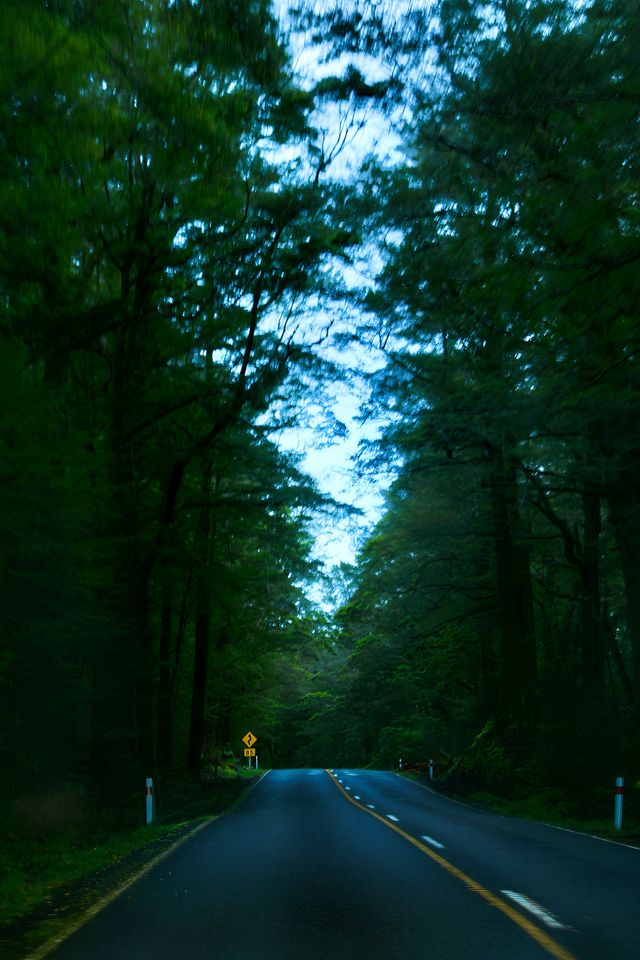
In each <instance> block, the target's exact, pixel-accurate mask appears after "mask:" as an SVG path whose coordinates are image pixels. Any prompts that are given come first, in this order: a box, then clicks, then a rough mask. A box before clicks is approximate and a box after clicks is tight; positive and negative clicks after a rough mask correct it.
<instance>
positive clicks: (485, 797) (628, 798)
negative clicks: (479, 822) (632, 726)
mask: <svg viewBox="0 0 640 960" xmlns="http://www.w3.org/2000/svg"><path fill="white" fill-rule="evenodd" d="M396 772H399V771H396ZM401 775H402V776H404V777H406V778H407V779H408V780H414V781H415V782H417V783H422V784H426V785H427V786H430V787H432V788H433V789H434V790H436V791H437V792H438V793H441V794H442V795H443V796H450V797H452V798H453V799H455V800H460V801H461V802H462V803H467V804H469V806H472V807H474V806H475V807H480V808H481V809H484V810H493V811H494V812H495V813H500V814H502V815H503V816H508V817H522V818H523V819H525V820H536V821H538V822H540V823H548V824H551V825H552V826H554V827H564V828H565V829H567V830H576V831H578V832H580V833H588V834H590V835H592V836H594V837H602V838H603V839H605V840H616V841H617V842H618V843H628V844H631V845H632V846H636V847H640V790H639V789H638V788H632V789H631V788H630V789H628V790H627V791H626V792H625V797H624V806H623V816H622V829H621V830H616V829H615V827H614V825H613V792H612V791H611V790H595V789H594V791H593V792H592V793H590V794H587V795H584V796H583V797H571V796H568V795H567V794H565V793H564V792H563V791H561V790H551V789H548V790H535V791H531V792H528V793H527V794H524V793H523V794H521V795H520V796H517V797H514V798H513V799H505V798H504V797H499V796H496V794H493V793H490V792H489V791H487V790H473V791H470V792H465V793H461V792H459V791H455V792H454V791H451V790H447V789H446V787H444V786H443V785H442V784H441V783H439V782H438V780H437V779H436V780H434V781H433V782H432V783H429V780H428V778H427V777H426V775H425V774H422V773H417V772H412V771H408V772H405V771H402V774H401ZM605 811H606V812H605ZM607 813H609V816H607Z"/></svg>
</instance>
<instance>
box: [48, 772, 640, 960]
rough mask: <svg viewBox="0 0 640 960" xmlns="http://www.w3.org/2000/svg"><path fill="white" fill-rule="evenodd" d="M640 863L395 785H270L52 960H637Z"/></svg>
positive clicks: (371, 776)
mask: <svg viewBox="0 0 640 960" xmlns="http://www.w3.org/2000/svg"><path fill="white" fill-rule="evenodd" d="M639 893H640V851H638V850H636V849H632V848H628V847H624V846H621V845H617V844H612V843H607V842H605V841H599V840H595V839H592V838H590V837H584V836H581V835H578V834H574V833H570V832H567V831H561V830H557V829H554V828H552V827H545V826H543V825H540V824H536V823H531V822H528V821H524V820H519V819H515V818H506V817H501V816H499V815H497V814H492V813H485V812H482V811H478V810H474V809H471V808H469V807H466V806H464V805H462V804H457V803H454V802H453V801H449V800H446V799H445V798H443V797H440V796H438V795H436V794H434V793H432V792H430V791H428V790H427V789H425V788H423V787H420V786H419V785H417V784H414V783H411V782H408V781H406V780H404V779H402V778H400V777H398V776H396V775H394V774H391V773H380V772H372V771H366V772H363V771H356V770H336V771H334V775H333V776H331V775H330V774H328V773H326V772H325V771H322V770H292V771H274V772H272V773H270V774H269V775H268V776H266V777H265V778H264V779H263V780H262V781H261V782H260V783H259V784H258V785H257V786H256V787H255V788H254V789H253V790H252V791H251V793H250V794H249V796H248V798H247V800H246V801H245V802H244V804H243V805H242V806H241V808H240V809H239V810H237V811H236V812H234V813H231V814H228V815H227V816H224V817H221V818H220V819H218V820H215V821H213V822H212V823H211V824H210V825H208V826H207V827H206V828H204V829H203V830H200V831H199V832H198V833H197V834H196V835H195V836H193V837H192V838H191V839H190V840H188V841H187V842H186V843H185V844H183V845H182V846H181V847H179V848H178V849H177V850H176V851H175V852H174V853H173V854H171V856H169V857H168V858H167V859H165V860H163V861H162V862H161V863H159V864H158V865H157V866H155V867H154V868H153V869H151V870H150V871H149V872H148V873H147V874H145V876H143V877H142V878H141V879H140V880H139V881H138V882H137V883H135V884H134V885H133V886H131V887H129V888H128V889H127V890H125V891H124V892H123V893H122V894H121V895H120V896H119V897H118V898H116V899H115V900H114V901H113V902H112V903H111V904H110V905H109V906H107V907H106V908H105V909H104V910H102V911H101V912H100V913H98V915H97V916H95V917H94V918H93V919H92V920H91V921H89V922H88V923H87V924H85V926H83V927H82V928H81V929H80V930H78V931H76V932H75V933H74V934H72V935H71V936H70V937H69V938H68V939H67V940H65V941H64V942H63V943H62V944H60V945H59V946H58V947H57V948H55V949H54V951H53V952H52V953H50V954H49V956H50V957H51V960H134V958H135V960H147V958H148V960H216V958H220V960H346V958H349V960H418V958H419V960H548V958H549V957H555V958H556V960H574V958H575V960H614V958H615V960H620V958H625V957H626V958H629V960H639V958H640V914H639V909H638V906H639V905H638V894H639Z"/></svg>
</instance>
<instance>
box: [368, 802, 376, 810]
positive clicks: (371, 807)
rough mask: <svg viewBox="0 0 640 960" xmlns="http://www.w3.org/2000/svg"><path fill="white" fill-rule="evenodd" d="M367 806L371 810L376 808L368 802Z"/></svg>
mask: <svg viewBox="0 0 640 960" xmlns="http://www.w3.org/2000/svg"><path fill="white" fill-rule="evenodd" d="M367 807H368V808H369V810H375V807H374V805H373V804H372V803H368V804H367Z"/></svg>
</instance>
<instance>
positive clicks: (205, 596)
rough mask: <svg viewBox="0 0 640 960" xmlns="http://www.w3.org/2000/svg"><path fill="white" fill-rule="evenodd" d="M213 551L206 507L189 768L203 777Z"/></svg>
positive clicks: (205, 493) (199, 553) (205, 492)
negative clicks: (211, 552)
mask: <svg viewBox="0 0 640 960" xmlns="http://www.w3.org/2000/svg"><path fill="white" fill-rule="evenodd" d="M211 476H212V464H211V457H210V456H207V459H206V461H205V463H204V465H203V470H202V485H201V493H202V499H203V502H204V503H205V504H206V503H207V501H208V500H209V499H210V497H211ZM210 551H211V511H210V508H209V507H208V506H203V507H202V509H201V511H200V520H199V523H198V530H197V535H196V557H197V562H198V571H197V574H196V576H197V586H196V623H195V649H194V656H193V681H192V690H191V719H190V723H189V746H188V750H187V769H188V770H189V773H190V774H191V776H192V777H196V778H198V777H199V776H200V768H201V765H202V752H203V748H204V732H205V710H206V703H207V684H208V679H209V676H208V668H209V641H210V637H211V584H210V571H209V558H210Z"/></svg>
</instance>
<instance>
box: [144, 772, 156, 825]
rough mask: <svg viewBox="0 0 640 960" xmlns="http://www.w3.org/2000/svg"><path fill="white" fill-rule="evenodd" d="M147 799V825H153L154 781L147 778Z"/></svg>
mask: <svg viewBox="0 0 640 960" xmlns="http://www.w3.org/2000/svg"><path fill="white" fill-rule="evenodd" d="M145 798H146V801H147V824H150V823H153V799H154V798H153V780H152V779H151V777H147V782H146V787H145Z"/></svg>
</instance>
